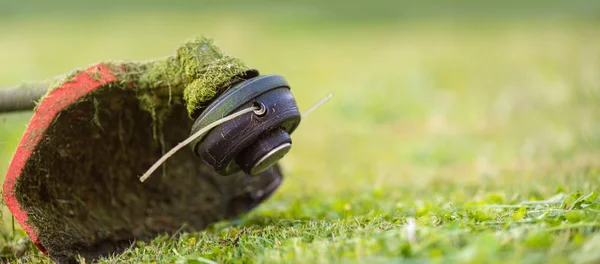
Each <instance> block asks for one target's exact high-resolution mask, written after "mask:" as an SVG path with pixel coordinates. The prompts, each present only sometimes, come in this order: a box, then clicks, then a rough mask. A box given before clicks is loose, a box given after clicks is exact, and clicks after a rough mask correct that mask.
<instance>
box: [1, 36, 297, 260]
mask: <svg viewBox="0 0 600 264" xmlns="http://www.w3.org/2000/svg"><path fill="white" fill-rule="evenodd" d="M254 78H263V79H264V76H258V72H257V71H255V70H251V69H250V68H248V67H247V66H246V65H245V64H243V63H242V62H241V61H239V60H237V59H235V58H232V57H229V56H227V55H224V54H223V53H222V52H221V50H220V49H219V48H217V47H216V46H215V45H214V44H213V42H212V41H210V40H207V39H198V40H194V41H191V42H188V43H185V44H184V45H183V46H181V47H180V48H179V49H178V50H177V52H176V54H175V55H173V56H170V57H167V58H165V59H162V60H156V61H148V62H103V63H99V64H97V65H93V66H91V67H89V68H87V69H85V70H82V71H76V72H74V73H72V74H70V75H69V76H67V77H66V78H65V79H64V80H62V81H60V82H58V83H57V84H56V85H53V86H52V87H51V89H50V90H49V91H48V92H47V93H46V95H45V96H44V97H43V98H42V99H41V100H40V101H39V103H38V105H37V107H36V109H35V113H34V114H33V117H32V119H31V121H30V123H29V125H28V127H27V129H26V131H25V134H24V136H23V138H22V139H21V141H20V143H19V146H18V148H17V150H16V153H15V155H14V157H13V160H12V162H11V164H10V167H9V169H8V173H7V175H6V178H5V182H4V198H5V201H6V203H7V205H8V207H9V209H10V210H11V212H12V213H13V215H14V216H15V218H16V219H17V221H18V222H19V223H20V224H21V225H22V227H23V229H24V230H25V231H26V232H27V234H28V235H29V237H30V238H31V239H32V240H33V242H34V243H35V244H36V246H37V247H38V248H39V249H40V250H42V251H43V252H45V253H47V254H48V255H49V256H50V257H51V258H52V259H53V260H55V261H57V262H72V261H74V260H75V259H76V258H77V256H82V257H84V258H87V259H96V258H98V257H100V256H105V255H108V254H112V253H114V252H118V251H119V250H122V249H124V248H125V247H127V246H129V245H130V244H131V243H132V242H133V241H135V240H146V239H150V238H153V237H155V236H157V235H160V234H165V233H171V234H172V233H175V232H177V231H178V230H181V229H182V227H183V230H185V231H195V230H202V229H203V228H205V227H206V226H207V225H208V224H211V223H213V222H216V221H219V220H223V219H231V218H234V217H237V216H239V215H240V214H243V213H246V212H248V211H249V210H251V209H252V208H254V207H255V206H257V205H258V204H259V203H261V202H262V201H264V199H266V198H267V197H269V196H270V195H271V194H272V193H273V192H274V191H275V189H276V188H277V187H278V186H279V184H280V183H281V180H282V176H281V172H280V170H279V168H278V166H276V165H275V166H272V167H270V168H268V169H266V170H265V168H267V167H268V166H264V164H262V163H261V164H259V165H260V166H261V167H260V168H261V169H260V171H255V170H253V167H252V166H250V165H248V164H246V163H248V162H249V164H251V163H252V162H257V161H261V162H264V160H268V161H269V162H271V163H274V162H276V159H275V160H274V159H273V158H272V156H265V155H272V154H273V153H274V151H275V150H277V151H280V149H281V146H277V144H275V145H272V146H271V145H268V144H267V143H272V142H279V141H281V140H279V141H277V140H275V141H272V140H270V138H269V136H267V138H266V139H265V138H264V137H262V138H261V135H270V134H273V132H272V131H277V133H276V134H277V135H279V134H281V131H283V132H286V133H287V132H289V133H291V130H293V129H290V128H291V126H293V128H295V126H297V122H299V114H297V108H295V107H296V106H295V102H294V103H293V104H291V103H289V100H290V96H291V95H288V94H285V95H282V96H283V97H285V98H286V99H285V100H287V102H288V104H287V106H288V107H293V108H294V109H295V111H291V112H290V111H288V112H289V115H288V119H286V120H282V121H280V122H271V121H269V122H266V121H265V120H267V119H268V118H269V116H268V115H267V116H266V117H265V116H259V117H252V115H254V113H248V114H246V115H245V116H240V117H239V119H235V120H232V121H230V123H228V124H243V125H244V126H245V128H246V129H245V130H244V129H238V130H239V131H242V132H243V131H246V132H244V133H246V134H240V133H242V132H239V131H237V132H235V133H233V132H232V133H229V134H227V133H225V132H227V131H230V130H226V131H225V132H224V131H223V130H222V129H221V130H219V131H220V132H219V133H221V134H223V140H221V141H220V142H219V143H218V144H220V145H218V146H214V145H210V144H214V141H218V140H216V139H215V137H216V136H214V135H215V134H208V135H207V136H206V137H205V138H208V139H210V140H211V141H209V143H202V142H196V143H195V144H194V145H193V146H192V148H188V149H186V150H182V151H179V152H177V153H176V154H175V155H174V156H172V157H171V158H170V159H168V160H167V162H166V163H165V164H163V166H162V167H161V169H159V170H157V171H156V172H155V173H154V175H153V176H152V177H150V178H149V179H148V180H147V181H145V182H143V183H142V182H140V180H139V176H141V175H142V174H143V173H144V172H145V171H146V170H147V169H148V167H150V166H151V165H152V164H153V163H154V162H155V161H156V160H158V159H159V158H160V157H161V156H162V155H163V154H164V153H165V152H166V151H167V150H169V149H171V148H172V147H174V146H175V145H177V144H178V143H179V142H181V141H182V140H184V139H185V138H187V137H188V136H189V134H190V131H191V130H192V127H193V126H194V123H195V121H196V118H198V117H199V116H202V117H204V118H205V117H206V116H207V115H208V114H207V113H205V110H206V109H214V108H215V107H214V104H223V100H222V99H218V96H219V95H220V94H222V93H223V92H225V91H227V90H228V89H229V90H231V89H240V90H241V89H246V85H247V84H248V83H253V82H252V80H253V79H254ZM277 78H280V77H277ZM266 85H268V84H266ZM271 85H273V84H272V83H271ZM277 85H279V86H278V87H275V88H277V89H275V88H273V87H270V88H269V89H265V90H268V91H272V90H273V91H278V93H285V92H283V91H282V90H281V89H279V88H286V89H287V90H288V91H289V87H288V86H287V83H285V81H283V83H281V82H280V83H278V84H277ZM259 90H260V89H259ZM254 93H256V94H254V95H253V96H250V97H247V98H245V99H244V100H246V101H245V102H243V103H240V102H236V103H234V104H230V107H229V108H227V107H226V108H223V107H222V106H219V107H218V108H219V109H221V110H222V112H219V115H220V117H222V116H224V115H227V114H229V113H231V112H232V111H234V110H235V109H237V108H239V107H244V106H247V105H253V104H254V105H256V104H257V103H258V104H263V102H262V101H260V100H263V99H261V98H263V97H265V95H264V94H263V93H262V92H256V91H254ZM288 93H289V92H288ZM227 94H231V92H229V93H227ZM261 96H262V97H261ZM266 97H268V98H269V100H276V98H275V99H274V98H273V96H270V97H269V96H266ZM238 100H239V98H238ZM265 100H266V99H265ZM291 100H292V101H293V97H291ZM228 102H229V101H228ZM211 103H213V106H210V104H211ZM272 104H273V102H272V101H265V102H264V105H267V106H269V105H272ZM233 105H234V106H235V107H232V106H233ZM275 105H277V104H275ZM223 109H225V110H223ZM267 110H268V109H267ZM277 110H278V111H279V110H280V109H277ZM265 113H266V112H265ZM263 114H264V113H263ZM208 116H211V115H208ZM213 118H214V117H213ZM261 120H262V121H261ZM290 120H292V121H290ZM293 120H295V121H293ZM290 122H295V123H294V124H293V125H291V126H290V124H291V123H290ZM200 123H201V122H200ZM266 123H268V124H269V126H271V128H269V127H266V125H265V124H266ZM283 124H286V125H283ZM196 126H198V124H196ZM255 127H260V129H262V130H261V131H262V132H261V133H248V132H247V131H250V130H253V129H255ZM232 129H233V128H232ZM240 135H245V136H244V137H245V139H246V141H244V142H238V141H240V140H237V139H239V138H240ZM227 137H230V138H227ZM234 138H235V139H236V140H235V141H236V143H235V144H237V145H236V146H235V147H230V146H227V144H229V143H227V142H233V141H231V140H233V139H234ZM261 140H262V141H261ZM284 141H285V142H284V143H286V144H288V143H289V144H291V140H289V135H288V136H287V137H285V138H284ZM257 142H258V143H257ZM260 142H267V143H260ZM281 142H283V141H281ZM202 144H209V145H208V146H205V145H202ZM197 145H202V147H200V148H198V147H197ZM257 145H258V146H259V147H258V148H259V149H260V148H262V149H260V150H259V151H258V150H257V151H255V152H253V149H254V148H255V147H252V146H257ZM219 146H220V147H219ZM286 146H287V145H286ZM265 148H266V149H265ZM269 148H272V149H273V150H272V151H269ZM192 149H193V150H192ZM202 149H209V150H210V151H212V152H211V153H219V151H218V150H219V149H227V150H228V151H227V153H221V154H219V155H222V156H223V157H224V158H223V160H220V161H219V162H221V161H226V162H227V164H228V165H227V169H226V172H227V173H226V174H228V176H223V175H221V174H224V173H221V174H219V173H217V172H216V171H215V169H214V168H217V167H218V168H219V169H220V170H223V171H225V169H221V168H225V167H222V166H223V165H222V164H221V163H219V162H217V163H214V162H213V164H211V162H210V159H211V158H210V157H203V158H200V157H199V156H202V155H205V152H203V151H202ZM232 151H233V152H232ZM286 151H287V150H286ZM195 152H198V153H195ZM261 153H262V154H261ZM265 153H266V154H265ZM283 154H285V153H283ZM215 155H216V154H215ZM257 155H258V156H257ZM260 155H263V156H260ZM277 155H282V154H281V153H280V152H277ZM209 156H211V155H209ZM236 156H237V158H236ZM261 157H262V158H261ZM225 158H227V159H225ZM278 158H281V156H277V159H278ZM203 160H204V161H203ZM235 161H238V162H237V163H236V162H235ZM242 161H243V162H246V163H244V164H242V163H241V162H242ZM232 162H233V163H232ZM215 164H216V165H215ZM232 164H233V165H232ZM269 165H272V164H269ZM219 166H221V167H219ZM257 166H258V165H257ZM240 167H241V169H244V168H246V169H244V170H245V171H247V172H249V173H250V171H255V172H256V173H253V174H256V175H253V176H251V175H249V174H246V173H244V172H242V171H241V169H240ZM236 168H237V169H236Z"/></svg>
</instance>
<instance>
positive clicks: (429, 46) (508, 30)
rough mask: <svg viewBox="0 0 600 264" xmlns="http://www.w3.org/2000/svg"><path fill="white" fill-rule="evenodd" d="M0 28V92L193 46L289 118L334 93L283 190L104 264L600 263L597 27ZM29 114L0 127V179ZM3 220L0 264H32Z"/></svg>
mask: <svg viewBox="0 0 600 264" xmlns="http://www.w3.org/2000/svg"><path fill="white" fill-rule="evenodd" d="M302 15H306V14H302ZM309 15H310V14H309ZM288 16H291V18H290V17H288ZM0 21H1V22H0V23H2V25H3V26H2V27H0V36H2V38H0V58H2V61H3V63H2V64H0V86H1V85H10V84H14V83H18V82H20V81H23V80H37V79H44V78H48V77H51V76H54V75H57V74H60V73H63V72H67V71H69V70H71V69H74V68H82V67H85V66H87V65H89V64H92V63H94V62H97V61H101V60H109V59H151V58H156V57H161V56H164V55H167V54H169V53H171V52H172V51H173V50H174V49H175V47H176V46H177V45H178V44H179V43H181V42H182V41H184V40H186V39H189V38H191V37H193V36H198V35H207V36H211V37H214V38H215V39H216V40H217V43H218V44H220V46H221V47H222V48H223V49H224V50H226V51H227V52H228V53H230V54H233V55H235V56H237V57H239V58H242V59H243V60H244V61H246V62H247V63H249V64H250V65H252V66H254V67H256V68H258V69H260V70H261V72H262V73H263V74H266V73H276V74H281V75H283V76H285V77H286V78H287V79H288V81H289V82H290V84H291V85H292V91H293V93H294V95H295V96H296V99H297V101H298V103H299V105H300V107H301V109H307V108H308V107H310V106H311V105H312V104H313V103H314V102H316V101H317V100H319V99H320V98H322V97H323V96H325V95H327V94H328V93H330V92H331V93H333V94H334V98H333V99H332V100H331V101H330V102H329V103H327V104H326V105H324V106H323V107H321V108H320V109H318V110H317V111H316V112H314V113H313V114H311V115H310V116H309V117H307V118H306V119H305V120H303V121H302V124H301V126H300V128H299V129H298V130H297V132H295V133H294V135H293V138H294V149H293V150H292V151H291V153H290V154H289V155H288V156H287V157H286V158H285V159H284V160H283V162H282V165H283V167H284V170H285V177H286V179H285V182H284V184H283V186H282V187H281V188H280V190H279V191H278V192H277V193H276V195H275V196H274V197H272V198H271V199H270V200H268V201H267V202H266V203H265V204H263V205H262V206H260V207H259V208H258V209H257V210H255V211H253V212H252V213H250V214H249V215H246V216H244V217H242V218H241V219H240V220H237V221H233V222H227V223H219V224H216V225H214V226H212V227H211V228H209V229H208V230H207V231H205V232H200V233H190V234H187V233H186V234H181V236H173V237H160V238H157V239H156V240H154V241H151V242H146V243H143V242H138V243H137V244H136V246H134V247H132V248H131V249H130V250H128V251H126V252H125V253H123V254H121V255H118V256H114V257H111V258H108V259H105V260H104V262H106V263H116V262H152V261H154V262H156V263H165V262H167V263H168V262H179V263H212V261H214V262H217V263H225V262H251V261H256V262H277V263H289V262H297V263H317V262H318V263H321V262H365V263H373V262H400V261H406V262H416V263H422V262H436V263H453V262H455V263H466V262H472V263H480V262H482V261H486V262H492V263H496V262H497V263H506V262H516V263H521V262H531V263H563V262H568V261H573V262H580V263H586V262H587V263H597V262H600V251H599V250H598V249H599V248H600V232H599V231H600V200H598V199H597V196H598V193H599V192H600V31H598V23H597V22H585V21H577V20H568V19H560V18H558V19H548V20H544V19H539V18H538V19H536V20H531V21H528V20H524V19H517V20H498V21H495V22H494V21H481V22H478V21H474V20H464V21H463V20H455V19H449V18H442V19H434V18H429V19H423V20H411V21H396V22H394V21H391V20H385V21H377V20H374V21H370V22H369V21H366V22H365V21H345V22H344V23H342V22H339V21H338V22H336V21H326V20H319V22H318V23H317V22H314V21H311V19H306V18H304V19H300V18H297V17H295V16H294V14H291V13H290V14H287V15H281V14H279V15H277V14H269V13H265V14H264V15H258V14H256V15H249V14H241V13H230V14H225V13H220V12H217V13H211V14H206V15H204V14H203V15H198V14H196V13H194V12H158V11H156V12H151V11H148V12H144V13H118V12H117V13H107V14H102V15H89V16H78V17H74V16H69V15H64V16H45V15H36V16H31V17H27V19H22V18H7V19H5V20H2V19H0ZM5 25H8V26H5ZM30 115H31V114H30V113H24V114H10V115H0V179H2V177H3V175H4V174H5V172H6V168H7V166H8V163H9V161H10V159H11V156H12V154H13V152H14V150H15V148H16V145H17V143H18V140H19V139H20V137H21V135H22V133H23V131H24V128H25V125H26V123H27V120H28V118H29V117H30ZM3 210H4V214H3V216H2V219H3V220H2V221H0V256H1V257H0V261H2V260H11V261H19V262H49V260H48V259H47V258H46V257H44V256H43V255H42V254H41V253H39V252H38V251H37V250H36V249H34V248H33V246H31V245H28V244H27V243H24V241H26V240H21V238H23V237H24V235H23V232H22V231H20V230H19V227H18V224H17V226H16V227H15V228H16V229H13V228H12V224H11V219H12V217H11V215H10V213H9V212H8V211H7V210H6V209H3ZM15 249H18V250H15ZM17 253H18V255H19V256H20V258H18V259H15V254H17ZM3 258H4V259H3Z"/></svg>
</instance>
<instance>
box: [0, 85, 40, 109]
mask: <svg viewBox="0 0 600 264" xmlns="http://www.w3.org/2000/svg"><path fill="white" fill-rule="evenodd" d="M47 91H48V85H47V84H24V85H19V86H16V87H8V88H0V113H8V112H16V111H30V110H33V108H34V107H35V103H36V101H37V100H39V99H40V98H42V96H44V94H46V92H47Z"/></svg>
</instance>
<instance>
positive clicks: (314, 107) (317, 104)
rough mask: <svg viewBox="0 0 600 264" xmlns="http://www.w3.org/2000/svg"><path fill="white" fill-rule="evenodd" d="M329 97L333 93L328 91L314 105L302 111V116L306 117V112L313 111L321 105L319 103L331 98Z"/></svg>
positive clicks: (321, 103)
mask: <svg viewBox="0 0 600 264" xmlns="http://www.w3.org/2000/svg"><path fill="white" fill-rule="evenodd" d="M331 97H333V94H332V93H330V94H328V95H327V96H325V97H324V98H323V99H321V100H319V101H318V102H317V103H316V104H315V105H313V106H312V107H311V108H309V109H308V110H306V111H304V113H302V117H303V118H304V117H306V116H307V115H308V114H310V113H312V112H313V111H315V110H316V109H317V108H319V107H321V105H323V104H324V103H327V101H329V99H331Z"/></svg>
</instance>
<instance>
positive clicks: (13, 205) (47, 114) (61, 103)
mask: <svg viewBox="0 0 600 264" xmlns="http://www.w3.org/2000/svg"><path fill="white" fill-rule="evenodd" d="M115 81H117V77H115V76H114V75H113V74H112V73H111V72H110V70H109V69H108V67H106V66H105V65H104V64H101V63H100V64H97V65H94V66H91V67H89V68H87V69H85V70H84V71H83V72H81V73H80V74H78V75H76V76H75V77H74V78H73V80H72V81H69V82H65V83H63V84H62V85H61V86H60V87H58V88H56V89H55V90H53V91H52V92H50V94H49V95H48V96H47V97H46V98H45V99H44V100H43V101H42V103H41V104H40V105H39V107H38V108H37V110H36V111H35V113H34V114H33V117H32V118H31V121H30V122H29V125H28V126H27V129H26V130H25V134H24V135H23V138H21V142H20V143H19V146H18V147H17V151H16V153H15V155H14V156H13V159H12V161H11V163H10V166H9V168H8V172H7V174H6V178H5V180H4V200H5V201H6V205H7V206H8V209H9V210H10V211H11V212H12V214H13V215H14V216H15V218H16V219H17V221H18V222H19V223H20V224H21V226H22V227H23V230H25V232H27V235H28V236H29V238H31V240H32V241H33V242H34V243H35V245H36V246H37V247H38V248H39V249H40V250H41V251H42V252H44V254H47V252H46V249H45V248H44V246H43V245H41V244H40V241H39V239H38V234H37V230H36V228H35V227H34V226H32V225H30V224H29V223H28V222H27V212H26V208H23V207H22V206H21V204H19V200H18V199H17V197H16V190H15V183H16V182H17V179H18V178H19V177H20V176H21V173H22V170H23V168H24V167H25V164H26V163H27V160H28V159H29V157H30V156H31V154H33V151H34V150H35V147H36V146H37V144H38V143H39V141H40V140H41V139H42V137H43V136H44V134H45V132H46V129H48V127H49V126H50V124H52V122H53V121H54V118H55V117H56V116H57V114H58V113H59V112H60V111H61V110H62V109H63V108H65V107H67V106H69V105H70V104H72V103H74V102H76V101H77V100H79V99H80V98H81V97H83V96H84V95H86V94H88V93H90V92H92V91H93V90H95V89H97V88H99V87H102V86H103V85H105V84H108V83H111V82H115Z"/></svg>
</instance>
